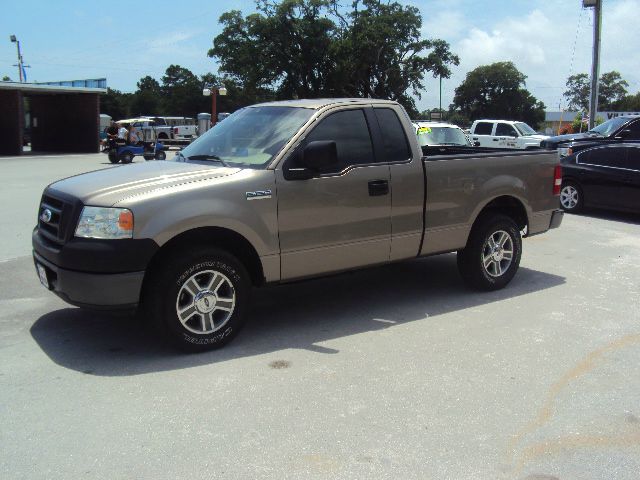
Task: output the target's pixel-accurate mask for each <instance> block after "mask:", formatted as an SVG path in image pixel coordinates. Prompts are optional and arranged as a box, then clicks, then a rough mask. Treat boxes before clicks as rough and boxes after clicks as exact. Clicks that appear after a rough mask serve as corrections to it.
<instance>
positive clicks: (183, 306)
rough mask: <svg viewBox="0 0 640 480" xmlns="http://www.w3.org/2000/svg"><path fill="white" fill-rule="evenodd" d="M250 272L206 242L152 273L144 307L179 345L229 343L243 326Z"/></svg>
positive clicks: (190, 348)
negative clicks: (207, 245)
mask: <svg viewBox="0 0 640 480" xmlns="http://www.w3.org/2000/svg"><path fill="white" fill-rule="evenodd" d="M249 292H250V282H249V275H248V273H247V271H246V269H245V268H244V266H243V265H242V263H240V262H239V261H238V260H237V259H236V258H235V257H233V256H232V255H230V254H228V253H226V252H224V251H222V250H218V249H214V248H210V247H200V248H195V249H194V250H192V251H191V252H189V253H186V254H179V255H177V256H176V257H174V258H172V259H171V260H170V261H169V262H168V264H166V265H163V266H162V268H158V269H157V271H156V272H153V273H151V276H150V281H149V283H148V284H147V285H146V287H145V295H144V297H143V308H144V309H145V314H146V315H147V317H148V318H147V320H148V321H149V323H150V324H151V325H153V326H154V327H155V329H156V331H158V332H160V333H161V334H162V335H163V336H165V337H166V338H167V339H168V340H169V341H170V342H171V343H173V344H174V345H175V346H177V347H178V348H180V349H182V350H185V351H188V352H200V351H204V350H210V349H214V348H218V347H221V346H223V345H224V344H226V343H227V342H229V341H230V340H231V339H232V338H233V337H235V335H237V333H238V332H239V331H240V329H241V328H242V326H243V325H244V322H245V319H246V311H247V304H248V301H249Z"/></svg>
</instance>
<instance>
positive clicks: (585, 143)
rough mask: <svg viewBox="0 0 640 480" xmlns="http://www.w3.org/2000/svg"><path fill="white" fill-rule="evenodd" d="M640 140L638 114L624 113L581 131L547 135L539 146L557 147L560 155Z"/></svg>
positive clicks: (639, 118)
mask: <svg viewBox="0 0 640 480" xmlns="http://www.w3.org/2000/svg"><path fill="white" fill-rule="evenodd" d="M633 140H640V116H638V115H626V116H620V117H615V118H612V119H611V120H607V121H606V122H604V123H601V124H600V125H598V126H597V127H594V128H592V129H591V130H588V131H586V132H583V133H570V134H568V135H558V136H555V137H549V138H547V139H545V140H544V141H542V142H541V145H540V146H541V147H542V148H546V149H553V150H555V149H558V154H559V155H560V156H561V157H564V156H567V155H571V154H572V153H576V152H578V151H580V150H582V149H585V148H591V147H593V146H595V145H607V144H615V143H623V142H628V141H633Z"/></svg>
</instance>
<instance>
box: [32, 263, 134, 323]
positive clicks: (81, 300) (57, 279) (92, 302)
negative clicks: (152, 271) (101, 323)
mask: <svg viewBox="0 0 640 480" xmlns="http://www.w3.org/2000/svg"><path fill="white" fill-rule="evenodd" d="M33 260H34V262H35V264H36V265H41V266H43V267H44V269H45V271H46V275H47V280H48V283H49V289H50V290H51V291H52V292H53V293H55V294H56V295H58V296H59V297H60V298H62V299H63V300H64V301H65V302H67V303H70V304H71V305H76V306H78V307H86V308H95V309H107V310H110V309H131V308H135V307H136V305H137V304H138V301H139V299H140V291H141V290H142V281H143V279H144V271H141V272H129V273H92V272H78V271H74V270H66V269H64V268H60V267H58V266H57V265H54V264H53V263H51V262H49V261H48V260H46V259H45V258H44V257H42V256H40V255H38V253H37V252H35V251H34V252H33Z"/></svg>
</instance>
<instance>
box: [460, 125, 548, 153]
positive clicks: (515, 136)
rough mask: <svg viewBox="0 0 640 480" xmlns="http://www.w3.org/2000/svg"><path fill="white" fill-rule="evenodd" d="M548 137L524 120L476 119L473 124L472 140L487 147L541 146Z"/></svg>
mask: <svg viewBox="0 0 640 480" xmlns="http://www.w3.org/2000/svg"><path fill="white" fill-rule="evenodd" d="M546 138H549V137H548V136H547V135H540V134H539V133H537V132H536V131H535V130H534V129H533V128H531V127H530V126H529V125H527V124H526V123H524V122H514V121H511V120H476V121H475V122H473V125H471V141H472V142H479V143H480V146H481V147H486V148H510V149H517V150H526V149H527V148H540V142H541V141H542V140H544V139H546Z"/></svg>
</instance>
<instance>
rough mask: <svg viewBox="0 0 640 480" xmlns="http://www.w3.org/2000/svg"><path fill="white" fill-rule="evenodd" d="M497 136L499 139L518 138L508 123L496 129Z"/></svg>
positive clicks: (500, 124)
mask: <svg viewBox="0 0 640 480" xmlns="http://www.w3.org/2000/svg"><path fill="white" fill-rule="evenodd" d="M496 136H497V137H517V136H518V134H517V133H516V130H515V128H513V127H512V126H511V125H509V124H508V123H499V124H498V126H497V127H496Z"/></svg>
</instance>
